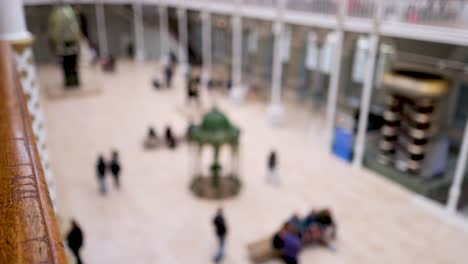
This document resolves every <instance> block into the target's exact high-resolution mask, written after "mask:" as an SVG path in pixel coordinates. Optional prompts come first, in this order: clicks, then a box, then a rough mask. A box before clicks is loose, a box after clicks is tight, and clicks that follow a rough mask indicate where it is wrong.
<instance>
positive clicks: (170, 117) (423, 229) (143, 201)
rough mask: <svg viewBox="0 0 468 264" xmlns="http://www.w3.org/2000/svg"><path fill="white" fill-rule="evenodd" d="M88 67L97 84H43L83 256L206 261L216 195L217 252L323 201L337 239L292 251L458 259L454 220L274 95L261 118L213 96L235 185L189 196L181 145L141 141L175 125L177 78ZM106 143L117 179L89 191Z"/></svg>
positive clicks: (231, 249) (464, 244)
mask: <svg viewBox="0 0 468 264" xmlns="http://www.w3.org/2000/svg"><path fill="white" fill-rule="evenodd" d="M88 72H89V73H88V74H91V75H93V78H91V79H92V80H93V82H98V83H97V85H100V86H101V87H102V89H101V92H100V93H99V94H98V95H96V94H92V95H85V96H82V97H67V98H62V99H56V98H55V99H49V98H47V96H46V94H45V93H43V106H44V111H45V116H46V118H45V119H46V128H47V132H48V140H49V150H50V160H51V164H52V169H53V171H54V174H55V180H56V185H57V192H58V199H59V209H60V214H61V216H62V220H63V219H67V218H69V217H75V218H76V219H78V222H79V223H81V225H82V227H83V229H84V231H85V234H86V238H85V247H84V249H83V258H84V259H85V260H86V263H88V264H101V263H113V264H117V263H135V264H140V263H163V264H172V263H180V264H198V263H199V264H207V263H211V257H212V254H213V253H214V250H215V245H216V240H215V238H214V235H213V229H212V225H211V218H212V216H213V214H214V212H215V210H216V208H217V207H218V206H220V205H222V206H223V207H224V208H225V212H226V216H227V219H228V224H229V230H230V233H229V237H228V242H227V257H226V259H225V261H224V263H232V264H242V263H250V262H249V260H248V258H247V249H246V245H247V244H248V243H249V242H252V241H255V240H257V239H259V238H263V237H265V236H266V235H269V234H271V233H272V232H273V231H274V230H276V229H277V228H278V227H279V226H280V224H281V223H282V222H283V221H284V220H285V219H286V218H287V217H289V216H290V215H291V213H293V212H299V213H301V214H304V213H306V212H307V211H308V210H309V209H310V208H313V207H315V208H320V207H323V206H329V207H331V208H332V209H333V211H334V214H335V216H336V219H337V222H338V226H339V236H338V241H337V244H336V247H337V250H336V251H335V252H333V251H331V250H328V249H324V248H308V249H305V250H304V251H303V253H302V254H301V257H300V260H301V263H307V264H309V263H332V264H333V263H371V264H375V263H391V264H395V263H444V264H445V263H460V264H462V263H468V262H467V261H468V250H467V249H468V231H467V229H466V228H463V227H462V226H461V225H459V224H454V223H452V221H449V220H448V218H447V217H445V216H444V215H443V214H439V213H437V212H436V211H437V210H432V209H430V208H432V207H433V206H432V205H430V206H421V202H417V201H419V200H420V199H418V196H417V195H415V194H413V193H410V192H408V191H406V190H405V189H403V188H402V187H400V186H397V185H395V184H394V183H392V182H389V181H387V180H386V179H384V178H382V177H380V176H378V175H376V174H374V173H373V172H370V171H367V170H355V169H353V168H352V167H351V166H350V165H349V164H346V163H344V162H341V161H339V160H337V159H335V158H333V157H332V156H330V155H329V154H327V152H326V150H325V149H324V147H323V140H322V139H323V137H322V132H321V121H320V120H321V119H320V118H317V117H314V116H316V115H313V114H312V113H310V111H306V110H305V109H302V108H300V107H297V106H293V105H287V106H286V122H285V124H284V126H283V127H282V128H278V129H273V128H272V127H271V126H270V125H269V122H268V116H267V112H266V107H267V106H266V105H265V104H262V103H253V102H249V103H246V104H244V105H234V104H231V103H230V102H229V101H227V100H225V99H218V105H219V107H220V108H221V109H222V110H223V111H225V112H226V113H227V114H228V116H229V117H230V119H231V120H232V122H233V123H234V124H237V125H238V126H239V127H240V128H241V129H242V149H241V168H242V180H243V182H244V186H245V187H244V189H243V191H242V193H241V195H240V196H239V197H237V198H235V199H231V200H228V201H223V202H213V201H205V200H199V199H196V198H194V197H193V196H192V194H191V193H190V192H189V191H188V184H189V181H190V179H191V177H190V169H189V161H190V157H189V152H188V148H187V146H186V145H185V144H183V145H181V146H180V147H179V148H178V149H177V150H175V151H170V150H167V149H158V150H156V151H152V152H147V151H143V149H142V144H141V143H142V139H143V137H144V135H145V134H146V131H147V127H148V125H149V124H153V125H154V126H155V127H156V129H157V132H158V133H159V135H161V134H162V129H163V127H164V126H165V125H166V124H171V125H172V126H173V127H174V128H175V131H176V133H178V134H180V135H181V134H182V133H183V132H184V131H185V128H186V125H187V118H186V115H184V113H186V112H187V111H185V112H184V111H183V105H184V89H183V88H182V85H181V84H180V81H178V82H177V85H176V86H177V89H175V90H170V91H167V90H166V91H155V90H153V89H152V87H151V78H152V77H153V76H154V73H155V72H156V67H155V66H154V65H153V66H151V65H134V64H132V63H121V64H119V65H118V72H117V73H116V74H114V75H112V74H102V73H101V72H100V71H99V70H97V69H96V70H94V71H88ZM39 75H40V78H41V83H42V85H43V86H45V85H47V84H46V82H50V80H51V79H56V78H58V76H59V73H58V72H57V70H56V69H51V68H50V67H41V68H40V73H39ZM93 84H94V85H96V83H93ZM93 84H88V85H93ZM206 101H209V100H206ZM272 147H275V148H276V149H278V151H279V161H280V178H281V185H280V186H279V187H275V186H271V185H269V184H267V183H266V176H265V175H266V170H265V165H266V156H267V153H268V152H269V150H270V149H271V148H272ZM113 148H116V149H118V150H119V151H120V153H121V160H122V163H123V173H122V181H123V182H122V184H123V188H122V189H121V190H115V189H113V188H111V190H110V192H109V193H108V195H107V196H105V197H101V196H100V195H99V194H98V191H97V183H96V177H95V167H94V166H95V161H96V157H97V155H98V153H104V154H105V155H106V157H107V158H108V157H109V156H110V151H111V150H112V149H113ZM205 158H206V159H207V157H205ZM109 180H110V179H109ZM109 183H110V182H109ZM422 204H426V203H422ZM428 208H429V209H428ZM269 263H270V264H274V263H279V262H277V261H271V262H269Z"/></svg>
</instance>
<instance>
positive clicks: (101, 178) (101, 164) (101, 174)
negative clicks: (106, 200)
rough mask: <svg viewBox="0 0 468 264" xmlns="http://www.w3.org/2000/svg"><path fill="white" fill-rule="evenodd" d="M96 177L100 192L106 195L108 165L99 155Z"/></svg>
mask: <svg viewBox="0 0 468 264" xmlns="http://www.w3.org/2000/svg"><path fill="white" fill-rule="evenodd" d="M96 175H97V179H98V183H99V191H100V192H101V194H102V195H104V194H106V178H105V177H106V163H105V161H104V157H103V156H102V155H99V157H98V160H97V163H96Z"/></svg>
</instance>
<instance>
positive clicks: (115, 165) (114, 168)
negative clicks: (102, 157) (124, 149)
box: [110, 150, 120, 189]
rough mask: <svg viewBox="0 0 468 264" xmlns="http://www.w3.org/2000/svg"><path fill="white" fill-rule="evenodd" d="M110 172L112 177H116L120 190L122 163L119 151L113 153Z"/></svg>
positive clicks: (116, 183) (115, 181)
mask: <svg viewBox="0 0 468 264" xmlns="http://www.w3.org/2000/svg"><path fill="white" fill-rule="evenodd" d="M110 170H111V172H112V176H113V177H114V184H115V187H116V188H117V189H118V188H119V187H120V161H119V153H118V152H117V151H115V150H114V151H112V160H111V162H110Z"/></svg>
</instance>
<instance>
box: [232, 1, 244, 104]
mask: <svg viewBox="0 0 468 264" xmlns="http://www.w3.org/2000/svg"><path fill="white" fill-rule="evenodd" d="M241 4H242V1H241V0H236V1H235V5H236V6H235V10H234V14H233V16H232V21H231V22H232V77H231V79H232V87H231V92H230V97H231V99H232V100H233V102H235V103H241V102H242V101H243V99H244V96H245V93H246V92H247V91H246V87H244V86H243V84H242V31H243V26H242V16H241Z"/></svg>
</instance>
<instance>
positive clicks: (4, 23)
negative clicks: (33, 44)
mask: <svg viewBox="0 0 468 264" xmlns="http://www.w3.org/2000/svg"><path fill="white" fill-rule="evenodd" d="M22 2H23V1H19V0H4V1H1V2H0V39H1V40H19V39H30V38H31V34H30V33H29V32H28V30H27V29H26V21H25V16H24V11H23V5H22V4H23V3H22Z"/></svg>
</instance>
